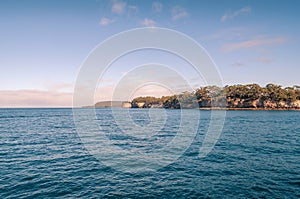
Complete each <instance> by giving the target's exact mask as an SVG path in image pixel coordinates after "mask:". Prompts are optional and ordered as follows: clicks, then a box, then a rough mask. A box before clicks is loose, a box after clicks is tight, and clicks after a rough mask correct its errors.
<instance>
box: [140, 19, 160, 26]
mask: <svg viewBox="0 0 300 199" xmlns="http://www.w3.org/2000/svg"><path fill="white" fill-rule="evenodd" d="M141 24H142V25H143V26H149V27H153V26H155V25H156V22H155V21H153V20H152V19H147V18H146V19H144V20H143V21H141Z"/></svg>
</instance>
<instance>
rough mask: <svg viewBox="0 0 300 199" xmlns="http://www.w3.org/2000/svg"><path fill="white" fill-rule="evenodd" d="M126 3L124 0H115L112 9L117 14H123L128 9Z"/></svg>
mask: <svg viewBox="0 0 300 199" xmlns="http://www.w3.org/2000/svg"><path fill="white" fill-rule="evenodd" d="M126 5H127V4H126V3H125V2H123V1H113V4H112V7H111V11H112V12H113V13H116V14H123V13H124V12H125V10H126Z"/></svg>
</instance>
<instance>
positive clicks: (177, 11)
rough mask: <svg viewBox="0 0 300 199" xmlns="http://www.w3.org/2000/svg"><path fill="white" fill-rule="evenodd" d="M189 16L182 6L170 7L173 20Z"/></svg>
mask: <svg viewBox="0 0 300 199" xmlns="http://www.w3.org/2000/svg"><path fill="white" fill-rule="evenodd" d="M187 16H189V13H188V12H187V11H186V10H185V9H184V8H182V7H180V6H175V7H174V8H173V9H172V19H173V20H174V21H176V20H178V19H182V18H185V17H187Z"/></svg>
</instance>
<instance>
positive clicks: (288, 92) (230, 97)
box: [132, 84, 300, 109]
mask: <svg viewBox="0 0 300 199" xmlns="http://www.w3.org/2000/svg"><path fill="white" fill-rule="evenodd" d="M132 107H140V108H151V107H162V108H173V109H178V108H211V107H220V108H225V107H227V108H300V86H293V87H286V88H282V86H280V85H275V84H268V85H266V86H265V87H261V86H259V85H258V84H247V85H232V86H225V87H223V88H220V87H217V86H206V87H201V88H198V89H196V91H194V92H184V93H181V94H178V95H173V96H163V97H161V98H155V97H149V96H148V97H138V98H135V99H133V100H132Z"/></svg>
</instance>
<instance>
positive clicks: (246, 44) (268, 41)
mask: <svg viewBox="0 0 300 199" xmlns="http://www.w3.org/2000/svg"><path fill="white" fill-rule="evenodd" d="M285 41H286V38H284V37H277V38H258V39H251V40H246V41H242V42H238V43H230V44H226V45H225V46H224V47H223V48H222V50H223V51H224V52H231V51H234V50H239V49H245V48H253V47H257V46H262V45H274V44H281V43H283V42H285Z"/></svg>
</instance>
